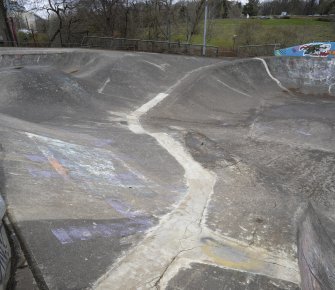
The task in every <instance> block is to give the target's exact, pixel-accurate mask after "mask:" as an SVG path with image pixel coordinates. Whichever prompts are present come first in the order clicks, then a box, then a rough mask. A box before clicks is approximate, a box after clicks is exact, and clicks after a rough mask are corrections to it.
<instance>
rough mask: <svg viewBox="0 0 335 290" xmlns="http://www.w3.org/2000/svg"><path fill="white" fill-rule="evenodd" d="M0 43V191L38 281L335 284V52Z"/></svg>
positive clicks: (154, 285) (83, 284) (81, 285)
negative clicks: (185, 52)
mask: <svg viewBox="0 0 335 290" xmlns="http://www.w3.org/2000/svg"><path fill="white" fill-rule="evenodd" d="M0 54H1V55H0V88H1V90H0V92H1V94H0V96H1V98H0V124H1V127H0V132H1V157H2V158H1V162H2V166H1V175H2V176H1V189H2V190H1V193H2V195H3V197H4V199H5V202H6V205H7V216H8V218H9V220H10V223H11V224H12V226H13V229H14V231H15V234H16V235H17V237H18V240H19V242H20V245H21V248H22V250H23V252H24V255H25V258H26V259H27V263H28V265H29V268H30V269H31V271H32V273H33V275H34V279H35V280H36V285H35V287H36V289H61V290H65V289H99V290H100V289H300V287H301V285H303V284H302V283H301V280H302V279H301V277H303V275H305V274H303V273H302V272H303V269H307V270H306V271H307V272H308V271H311V272H312V276H318V275H321V276H322V277H323V278H322V279H323V280H324V281H325V282H322V281H321V282H319V283H321V284H320V285H321V286H322V287H323V286H324V285H326V286H327V285H328V286H329V285H335V284H332V283H335V282H334V276H332V277H330V278H329V276H331V274H330V275H328V274H329V273H328V272H329V271H330V270H329V269H331V265H333V264H332V263H333V262H334V260H335V258H334V251H333V250H332V249H333V248H332V247H333V242H334V240H335V211H334V209H335V180H334V173H335V132H334V130H335V128H334V126H335V61H334V60H331V59H320V58H309V59H307V58H285V57H269V58H254V59H240V60H225V59H214V58H201V57H187V56H178V55H167V54H165V55H164V54H150V53H133V52H117V51H102V50H89V49H86V50H85V49H62V50H61V49H31V50H30V49H21V50H20V49H2V50H0ZM309 209H312V210H311V211H312V212H311V213H310V215H308V210H309ZM311 216H312V217H315V218H314V219H313V218H311ZM314 231H316V232H314ZM318 231H319V233H321V234H317V233H318ZM306 232H307V234H306ZM299 233H300V234H299ZM299 242H300V243H301V249H300V246H299ZM313 243H315V245H314V246H313V245H312V247H313V248H312V249H318V250H315V251H314V250H308V247H310V246H311V244H313ZM304 247H307V250H306V249H304ZM305 250H306V251H305ZM304 251H305V252H304ZM318 251H319V252H318ZM299 253H303V255H302V256H303V260H301V259H300V258H299ZM318 253H319V254H318ZM320 257H321V258H320ZM324 264H326V266H325V265H324ZM313 265H314V266H315V265H316V266H315V269H317V270H316V271H317V273H314V272H313V271H314V270H313V269H314V268H313ZM299 266H300V267H299ZM327 271H328V272H327ZM332 279H333V280H332ZM322 283H325V284H322ZM327 283H328V284H327ZM326 286H325V287H326ZM322 287H321V288H320V289H328V288H325V287H324V288H322ZM305 289H306V288H305ZM317 289H319V288H317ZM329 289H331V288H329Z"/></svg>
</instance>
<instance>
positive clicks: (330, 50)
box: [274, 42, 335, 58]
mask: <svg viewBox="0 0 335 290" xmlns="http://www.w3.org/2000/svg"><path fill="white" fill-rule="evenodd" d="M274 54H275V55H276V56H305V57H328V58H331V57H335V42H311V43H307V44H303V45H298V46H293V47H288V48H283V49H277V50H275V52H274Z"/></svg>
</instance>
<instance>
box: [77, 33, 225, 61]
mask: <svg viewBox="0 0 335 290" xmlns="http://www.w3.org/2000/svg"><path fill="white" fill-rule="evenodd" d="M81 47H86V48H103V49H113V50H133V51H145V52H158V53H175V54H186V55H194V56H201V55H202V48H203V45H201V44H189V43H181V42H169V41H160V40H142V39H128V38H114V37H99V36H84V37H83V40H82V42H81ZM206 56H209V57H218V56H219V48H218V47H216V46H211V45H207V46H206Z"/></svg>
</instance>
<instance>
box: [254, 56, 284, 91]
mask: <svg viewBox="0 0 335 290" xmlns="http://www.w3.org/2000/svg"><path fill="white" fill-rule="evenodd" d="M254 59H257V60H260V61H261V62H262V63H263V65H264V67H265V70H266V72H267V73H268V75H269V77H270V78H271V79H273V80H274V81H275V82H276V83H277V85H278V86H279V87H280V88H281V89H283V90H284V91H287V92H288V89H287V88H285V87H284V86H283V85H282V84H281V82H280V81H279V80H278V79H276V78H275V77H274V76H273V75H272V73H271V72H270V70H269V67H268V64H267V63H266V61H265V60H264V59H263V58H260V57H255V58H254Z"/></svg>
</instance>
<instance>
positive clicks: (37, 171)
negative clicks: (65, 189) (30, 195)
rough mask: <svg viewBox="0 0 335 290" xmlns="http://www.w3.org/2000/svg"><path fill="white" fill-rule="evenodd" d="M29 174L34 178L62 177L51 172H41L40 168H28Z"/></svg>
mask: <svg viewBox="0 0 335 290" xmlns="http://www.w3.org/2000/svg"><path fill="white" fill-rule="evenodd" d="M27 169H28V172H29V173H30V175H31V176H33V177H46V178H59V177H60V176H59V175H58V174H57V173H56V172H54V171H51V170H41V169H38V168H33V167H28V168H27Z"/></svg>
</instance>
